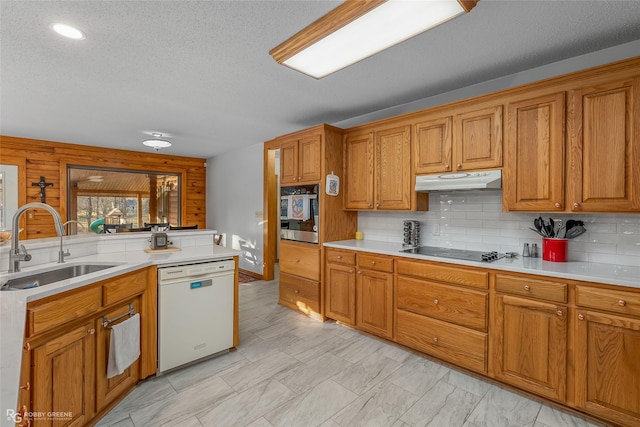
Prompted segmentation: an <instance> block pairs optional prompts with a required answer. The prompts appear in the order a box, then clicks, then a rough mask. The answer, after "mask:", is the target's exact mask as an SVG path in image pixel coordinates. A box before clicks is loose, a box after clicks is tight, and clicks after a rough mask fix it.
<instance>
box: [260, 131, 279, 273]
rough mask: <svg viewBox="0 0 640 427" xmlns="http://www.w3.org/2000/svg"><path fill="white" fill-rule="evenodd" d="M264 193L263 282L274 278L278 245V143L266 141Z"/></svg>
mask: <svg viewBox="0 0 640 427" xmlns="http://www.w3.org/2000/svg"><path fill="white" fill-rule="evenodd" d="M263 170H264V180H263V185H264V191H263V194H264V196H263V205H264V206H263V210H264V212H263V215H264V221H263V223H262V230H263V242H264V243H263V244H264V248H263V253H264V266H263V268H262V277H263V280H273V279H274V278H275V270H276V268H275V264H276V260H277V259H278V243H279V242H280V238H279V236H280V232H279V230H278V226H279V225H280V209H279V208H280V197H279V194H280V182H279V179H278V178H279V174H280V142H279V141H275V140H274V141H267V142H265V143H264V169H263Z"/></svg>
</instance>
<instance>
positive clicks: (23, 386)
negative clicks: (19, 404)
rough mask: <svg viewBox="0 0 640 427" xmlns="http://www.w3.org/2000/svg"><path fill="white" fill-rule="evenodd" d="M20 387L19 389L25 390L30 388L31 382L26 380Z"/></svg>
mask: <svg viewBox="0 0 640 427" xmlns="http://www.w3.org/2000/svg"><path fill="white" fill-rule="evenodd" d="M20 389H21V390H27V391H29V390H31V383H29V381H27V383H26V384H25V385H21V386H20Z"/></svg>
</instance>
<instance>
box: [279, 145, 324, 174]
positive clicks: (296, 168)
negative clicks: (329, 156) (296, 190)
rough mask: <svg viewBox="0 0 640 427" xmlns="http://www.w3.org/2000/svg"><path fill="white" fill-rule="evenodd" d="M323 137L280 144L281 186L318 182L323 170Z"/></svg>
mask: <svg viewBox="0 0 640 427" xmlns="http://www.w3.org/2000/svg"><path fill="white" fill-rule="evenodd" d="M321 146H322V136H321V135H319V134H315V135H308V136H303V137H301V138H300V139H297V138H294V139H291V140H285V141H283V142H282V143H281V144H280V184H281V185H290V184H303V183H309V182H318V181H320V178H321V177H322V170H321V167H322V165H321V152H322V151H321Z"/></svg>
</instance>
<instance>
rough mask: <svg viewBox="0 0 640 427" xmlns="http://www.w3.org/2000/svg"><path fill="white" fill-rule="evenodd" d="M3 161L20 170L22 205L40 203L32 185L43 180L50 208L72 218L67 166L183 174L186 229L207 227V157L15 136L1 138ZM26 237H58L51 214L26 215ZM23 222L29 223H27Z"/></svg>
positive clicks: (32, 213) (64, 218)
mask: <svg viewBox="0 0 640 427" xmlns="http://www.w3.org/2000/svg"><path fill="white" fill-rule="evenodd" d="M0 163H2V164H10V165H17V166H18V181H19V185H20V188H19V191H18V194H19V198H18V199H19V204H20V205H23V204H25V203H31V202H40V188H39V187H33V186H31V183H33V182H38V181H39V180H40V177H41V176H44V177H45V179H46V181H47V182H52V183H53V187H48V188H47V189H46V194H47V204H48V205H51V206H52V207H54V208H55V209H56V210H57V211H58V212H60V215H61V216H62V220H63V221H66V220H67V166H68V165H80V166H91V167H100V168H117V169H132V170H145V171H153V172H172V173H178V174H181V176H182V225H195V224H197V225H198V228H206V213H207V208H206V180H207V174H206V169H205V166H204V164H205V159H201V158H195V157H182V156H172V155H166V154H157V153H141V152H137V151H127V150H115V149H107V148H102V147H91V146H86V145H76V144H66V143H60V142H52V141H43V140H35V139H27V138H18V137H13V136H0ZM25 218H26V222H24V223H23V224H24V225H23V226H22V227H23V228H24V229H25V231H23V233H21V235H20V237H21V238H27V239H36V238H43V237H55V235H56V232H55V229H54V227H53V220H52V219H51V216H50V215H49V213H48V212H46V211H44V210H38V209H34V210H31V211H29V212H28V213H27V215H25ZM23 221H24V220H23Z"/></svg>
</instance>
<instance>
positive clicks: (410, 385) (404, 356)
mask: <svg viewBox="0 0 640 427" xmlns="http://www.w3.org/2000/svg"><path fill="white" fill-rule="evenodd" d="M277 294H278V285H277V282H276V281H270V282H266V281H255V282H251V283H246V284H241V285H240V304H239V306H240V345H239V346H238V349H237V351H235V352H231V353H227V354H224V355H221V356H218V357H215V358H212V359H209V360H205V361H203V362H200V363H198V364H196V365H192V366H190V367H186V368H183V369H180V370H177V371H174V372H171V373H168V374H166V375H161V376H158V377H153V378H151V379H148V380H146V381H144V382H142V383H141V384H140V385H139V386H138V387H137V388H136V389H135V390H134V391H132V392H131V393H130V394H129V395H128V396H127V397H126V398H125V399H124V400H123V401H122V402H120V403H119V404H118V405H117V406H116V407H115V408H114V409H113V410H111V411H110V412H109V413H108V414H107V415H106V416H105V417H104V418H103V419H102V420H101V421H100V423H99V424H98V426H99V427H107V426H110V427H146V426H153V427H160V426H180V427H192V426H193V427H202V426H207V427H208V426H211V427H231V426H249V427H308V426H322V427H351V426H371V427H384V426H389V427H408V426H432V427H455V426H460V427H480V426H486V427H502V426H505V427H506V426H526V427H587V426H588V427H595V426H597V425H599V424H594V423H592V422H588V421H587V420H585V419H582V418H578V417H575V416H573V415H570V414H568V413H566V412H563V411H560V410H558V409H555V408H552V407H551V406H547V405H545V404H541V403H539V402H537V401H534V400H531V399H528V398H525V397H523V396H521V395H519V394H515V393H512V392H510V391H507V390H505V389H503V388H500V387H497V386H495V385H492V384H490V383H488V382H485V381H482V380H479V379H477V378H475V377H472V376H469V375H466V374H463V373H461V372H458V371H456V370H454V369H450V368H448V367H446V366H443V365H440V364H438V363H435V362H433V361H431V360H429V359H426V358H423V357H421V356H420V355H418V354H415V353H412V352H409V351H405V350H403V349H401V348H398V347H396V346H394V345H391V344H388V343H386V342H384V341H381V340H378V339H375V338H372V337H369V336H366V335H363V334H360V333H358V332H356V331H354V330H352V329H350V328H347V327H344V326H341V325H338V324H335V323H332V322H326V323H321V322H318V321H315V320H311V319H308V318H306V317H305V316H303V315H300V314H298V313H295V312H293V311H291V310H289V309H286V308H283V307H281V306H279V305H278V304H277Z"/></svg>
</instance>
